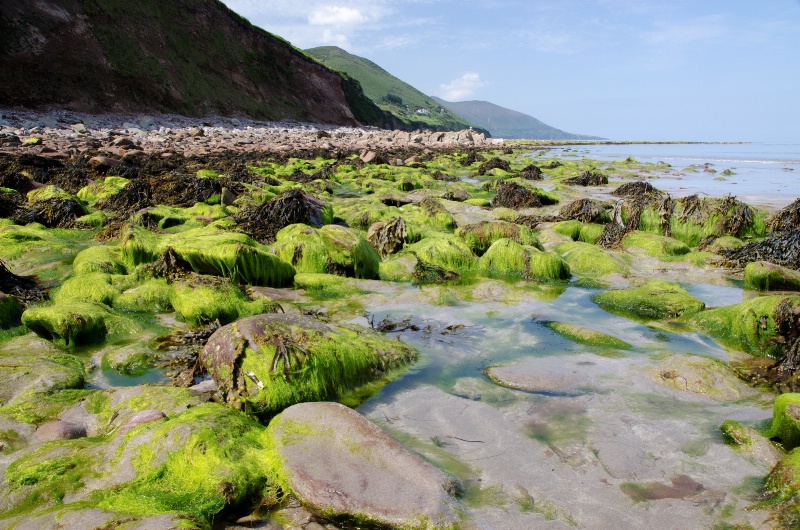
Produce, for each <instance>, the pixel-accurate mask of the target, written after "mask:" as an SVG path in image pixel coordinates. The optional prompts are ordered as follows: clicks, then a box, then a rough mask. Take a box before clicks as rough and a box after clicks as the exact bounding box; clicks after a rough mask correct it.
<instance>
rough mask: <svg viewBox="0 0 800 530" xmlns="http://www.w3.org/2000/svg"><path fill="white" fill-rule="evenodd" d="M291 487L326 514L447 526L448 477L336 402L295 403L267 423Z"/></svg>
mask: <svg viewBox="0 0 800 530" xmlns="http://www.w3.org/2000/svg"><path fill="white" fill-rule="evenodd" d="M270 433H271V435H272V436H273V438H274V440H275V444H276V449H277V451H278V454H279V455H280V457H281V459H282V462H283V469H284V471H285V473H286V475H287V478H288V480H289V484H290V486H291V488H292V490H293V491H294V494H295V495H296V496H297V497H298V498H299V499H300V501H301V502H303V503H304V504H306V505H308V506H309V507H311V508H312V509H313V510H315V511H318V512H320V513H322V514H323V515H325V516H328V517H332V516H350V517H353V518H355V519H358V520H361V521H365V522H372V523H377V524H382V525H389V526H392V527H401V528H450V527H455V526H456V525H457V524H458V522H459V518H458V515H457V513H458V512H459V509H458V507H457V504H458V501H457V500H456V499H455V498H454V497H453V492H454V490H455V488H456V485H455V483H454V480H453V479H452V478H451V477H449V476H447V475H446V474H444V473H443V472H441V471H439V470H437V469H436V468H434V467H432V466H431V465H429V464H427V463H425V462H424V461H423V460H422V459H420V458H419V457H418V456H416V455H414V454H412V453H410V452H409V451H408V450H407V449H405V448H404V447H403V446H402V445H401V444H399V443H398V442H397V441H395V440H394V439H393V438H391V437H390V436H389V435H387V434H386V433H384V432H383V431H382V430H381V429H379V428H378V427H376V426H375V425H373V424H372V423H370V422H369V421H368V420H367V419H365V418H364V417H363V416H361V415H360V414H359V413H357V412H355V411H353V410H351V409H349V408H347V407H345V406H343V405H340V404H338V403H301V404H298V405H294V406H292V407H289V408H288V409H286V410H285V411H284V412H283V413H282V414H281V415H280V416H278V417H277V418H275V419H274V420H273V421H272V423H271V424H270Z"/></svg>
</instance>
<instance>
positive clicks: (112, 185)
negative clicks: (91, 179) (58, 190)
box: [77, 177, 129, 207]
mask: <svg viewBox="0 0 800 530" xmlns="http://www.w3.org/2000/svg"><path fill="white" fill-rule="evenodd" d="M128 182H129V180H128V179H126V178H123V177H106V178H105V180H103V181H102V182H95V183H93V184H89V185H88V186H85V187H83V188H81V190H80V191H78V194H77V195H78V198H79V199H81V200H82V201H84V202H85V203H86V204H88V205H89V206H92V207H94V206H95V205H96V204H97V203H98V202H99V201H101V200H103V199H107V198H108V197H111V196H112V195H116V194H117V193H119V192H120V191H121V190H122V188H124V187H125V186H126V185H127V184H128Z"/></svg>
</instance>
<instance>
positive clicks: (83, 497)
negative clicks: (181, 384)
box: [0, 387, 291, 528]
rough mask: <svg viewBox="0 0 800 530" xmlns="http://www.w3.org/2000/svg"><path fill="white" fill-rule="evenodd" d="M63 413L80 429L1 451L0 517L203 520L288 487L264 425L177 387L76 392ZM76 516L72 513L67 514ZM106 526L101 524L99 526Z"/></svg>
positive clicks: (161, 522) (184, 524) (146, 524)
mask: <svg viewBox="0 0 800 530" xmlns="http://www.w3.org/2000/svg"><path fill="white" fill-rule="evenodd" d="M83 397H84V399H83V400H82V401H80V402H77V403H75V405H74V407H73V408H72V409H70V410H71V413H72V417H74V418H80V419H82V421H83V422H84V423H83V424H82V425H81V427H83V428H84V429H86V434H88V435H89V436H88V437H81V438H77V439H68V440H56V441H49V442H46V443H42V444H38V445H36V446H32V447H31V448H29V449H26V450H23V451H18V452H16V453H13V454H12V455H9V456H10V458H9V457H7V458H6V466H5V472H4V474H3V477H2V479H0V481H1V482H0V488H2V490H3V491H4V495H3V498H2V500H0V524H2V525H3V526H4V527H7V526H8V525H11V526H10V527H15V526H14V525H15V524H19V523H25V524H28V522H30V521H35V522H36V524H39V523H41V524H42V525H43V526H40V527H43V528H51V527H52V528H55V527H56V526H53V525H50V521H54V522H57V523H59V524H61V523H63V524H68V523H70V522H73V523H75V525H73V526H69V527H70V528H89V527H94V526H86V525H90V524H92V523H93V522H94V521H100V522H103V524H106V523H108V524H110V525H112V526H113V527H114V528H129V526H128V525H129V524H131V523H132V522H136V523H137V524H136V525H134V526H130V528H210V527H211V525H212V522H213V520H214V519H215V517H216V516H217V514H219V513H220V512H221V511H222V510H224V509H225V508H227V507H233V506H238V505H242V504H247V503H253V504H255V503H257V502H258V501H260V500H261V499H263V498H265V497H267V498H273V499H276V498H277V495H278V492H279V491H283V492H285V493H290V491H291V490H290V489H289V487H288V485H286V484H285V483H284V482H282V476H281V474H280V473H279V461H278V459H277V457H276V456H275V453H274V451H273V450H272V449H271V446H272V444H271V442H270V439H269V438H268V437H267V436H266V428H264V427H263V426H261V425H260V424H259V423H258V422H256V421H255V420H253V419H251V418H250V417H248V416H246V415H245V414H243V413H241V412H239V411H235V410H232V409H230V408H228V407H225V406H222V405H219V404H215V403H203V402H202V400H200V399H198V398H197V397H192V395H191V392H190V391H188V390H187V389H178V388H165V387H151V388H149V389H147V388H145V387H132V388H126V389H115V390H107V391H104V392H96V391H95V392H84V396H83ZM76 518H77V519H76ZM109 527H110V526H109Z"/></svg>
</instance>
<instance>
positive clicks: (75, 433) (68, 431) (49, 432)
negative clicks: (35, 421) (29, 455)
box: [35, 420, 86, 442]
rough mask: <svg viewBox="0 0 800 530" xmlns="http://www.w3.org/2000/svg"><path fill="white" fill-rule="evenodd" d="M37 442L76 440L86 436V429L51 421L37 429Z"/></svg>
mask: <svg viewBox="0 0 800 530" xmlns="http://www.w3.org/2000/svg"><path fill="white" fill-rule="evenodd" d="M35 436H36V440H37V441H39V442H50V441H53V440H74V439H75V438H83V437H84V436H86V428H85V427H84V426H83V425H78V424H77V423H72V422H68V421H60V420H59V421H51V422H49V423H45V424H44V425H40V426H39V428H38V429H36V434H35Z"/></svg>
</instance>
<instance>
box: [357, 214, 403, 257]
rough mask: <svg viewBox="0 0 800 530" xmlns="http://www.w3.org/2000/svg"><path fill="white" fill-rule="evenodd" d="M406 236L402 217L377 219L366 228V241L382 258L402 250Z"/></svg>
mask: <svg viewBox="0 0 800 530" xmlns="http://www.w3.org/2000/svg"><path fill="white" fill-rule="evenodd" d="M407 236H408V233H407V232H406V223H405V221H404V220H403V218H402V217H395V218H392V219H390V220H389V221H378V222H377V223H373V224H372V225H371V226H370V227H369V230H367V241H369V243H370V244H371V245H372V246H373V247H374V248H375V250H377V251H378V254H380V255H381V256H382V257H384V258H385V257H387V256H390V255H392V254H395V253H397V252H399V251H400V250H402V248H403V245H405V242H406V237H407Z"/></svg>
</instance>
